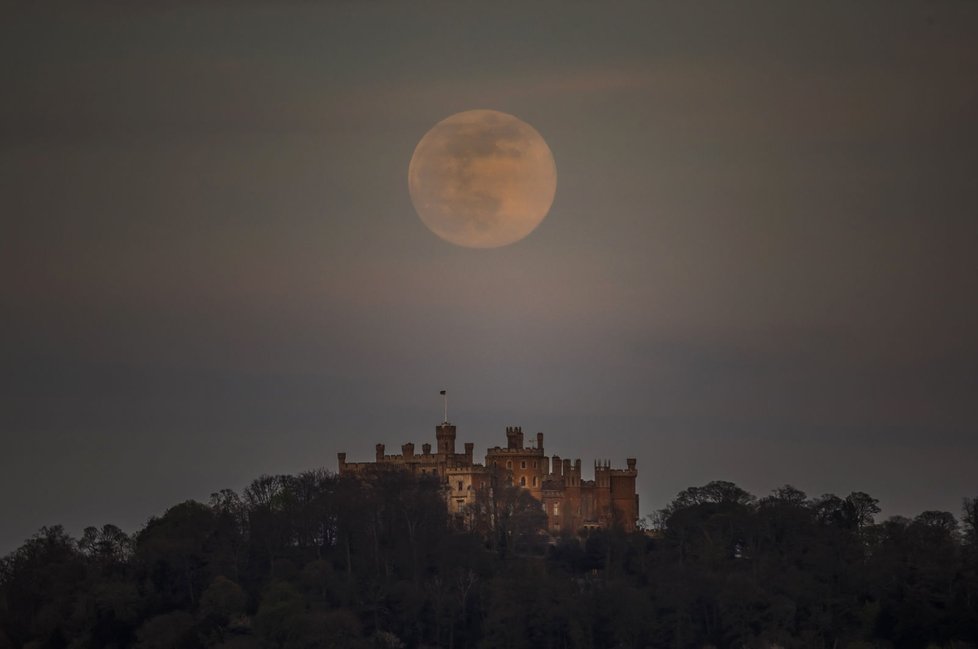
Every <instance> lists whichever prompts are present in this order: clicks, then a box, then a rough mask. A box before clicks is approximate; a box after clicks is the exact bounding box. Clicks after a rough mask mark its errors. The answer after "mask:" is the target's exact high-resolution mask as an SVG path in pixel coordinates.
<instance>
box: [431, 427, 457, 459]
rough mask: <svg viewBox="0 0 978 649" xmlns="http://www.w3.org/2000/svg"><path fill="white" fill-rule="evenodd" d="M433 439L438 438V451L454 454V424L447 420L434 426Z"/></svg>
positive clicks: (442, 453)
mask: <svg viewBox="0 0 978 649" xmlns="http://www.w3.org/2000/svg"><path fill="white" fill-rule="evenodd" d="M435 439H437V440H438V453H439V454H441V455H455V426H453V425H452V424H450V423H448V422H447V421H446V422H445V423H442V424H438V425H437V426H435Z"/></svg>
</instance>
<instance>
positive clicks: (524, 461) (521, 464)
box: [520, 460, 526, 469]
mask: <svg viewBox="0 0 978 649" xmlns="http://www.w3.org/2000/svg"><path fill="white" fill-rule="evenodd" d="M520 468H521V469H525V468H526V460H523V461H522V462H520Z"/></svg>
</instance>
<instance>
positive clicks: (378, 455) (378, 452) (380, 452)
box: [377, 444, 384, 462]
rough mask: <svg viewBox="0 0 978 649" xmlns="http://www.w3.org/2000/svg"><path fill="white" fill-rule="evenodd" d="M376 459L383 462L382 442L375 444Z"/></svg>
mask: <svg viewBox="0 0 978 649" xmlns="http://www.w3.org/2000/svg"><path fill="white" fill-rule="evenodd" d="M377 461H378V462H383V461H384V445H383V444H378V445H377Z"/></svg>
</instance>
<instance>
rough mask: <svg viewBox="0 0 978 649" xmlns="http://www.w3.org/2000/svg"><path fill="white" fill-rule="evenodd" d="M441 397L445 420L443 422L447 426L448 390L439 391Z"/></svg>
mask: <svg viewBox="0 0 978 649" xmlns="http://www.w3.org/2000/svg"><path fill="white" fill-rule="evenodd" d="M441 396H442V397H443V399H444V401H445V420H444V421H445V423H446V424H447V423H448V390H442V391H441Z"/></svg>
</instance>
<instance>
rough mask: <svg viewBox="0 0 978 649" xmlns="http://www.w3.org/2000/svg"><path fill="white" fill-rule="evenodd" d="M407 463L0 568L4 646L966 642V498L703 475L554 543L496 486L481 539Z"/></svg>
mask: <svg viewBox="0 0 978 649" xmlns="http://www.w3.org/2000/svg"><path fill="white" fill-rule="evenodd" d="M439 490H440V486H439V484H438V483H437V482H433V481H430V480H423V479H422V480H419V479H415V478H412V477H410V476H407V475H404V474H400V473H389V474H382V475H378V476H375V477H374V478H373V479H372V480H370V481H366V482H361V481H358V480H354V479H346V478H338V477H336V476H334V475H331V474H328V473H326V472H323V471H315V472H308V473H303V474H301V475H298V476H263V477H261V478H259V479H258V480H255V481H254V482H253V483H252V484H251V486H249V487H248V488H247V489H246V490H245V492H244V494H242V495H240V496H239V495H238V494H236V493H234V492H232V491H222V492H220V493H216V494H213V495H212V497H211V499H210V502H209V503H208V504H206V505H205V504H202V503H198V502H194V501H188V502H185V503H181V504H179V505H176V506H174V507H172V508H170V509H169V510H167V512H166V513H165V514H163V515H162V516H160V517H158V518H153V519H151V520H150V521H149V523H148V524H147V525H146V526H145V528H143V529H142V530H141V531H140V532H138V533H137V534H135V535H134V536H131V537H130V536H128V535H126V534H124V533H123V532H122V531H120V530H119V529H118V528H116V527H114V526H112V525H106V526H104V527H102V528H94V527H92V528H88V529H86V530H85V532H84V535H83V536H82V538H81V539H80V540H76V539H72V538H70V537H69V536H68V535H67V534H65V532H64V531H63V530H62V529H61V528H58V527H55V528H44V529H42V530H41V532H40V533H39V534H37V535H36V536H35V537H33V538H32V539H30V540H28V541H27V542H26V543H25V544H24V546H23V547H21V548H20V549H18V550H17V551H15V552H13V553H12V554H10V555H9V556H7V557H5V558H4V559H2V560H0V649H8V648H13V647H16V648H20V647H30V648H31V649H48V648H51V649H60V648H65V647H71V648H72V649H81V648H88V647H92V648H94V647H98V648H106V647H119V648H121V647H138V648H139V649H150V648H160V649H163V648H169V647H180V648H188V649H193V648H198V647H200V648H203V647H225V648H237V649H248V648H257V647H270V648H280V649H306V648H309V649H312V648H318V647H336V648H352V649H357V648H371V649H372V648H381V647H387V648H393V647H406V648H415V647H419V648H420V647H446V648H451V649H455V648H463V647H482V648H497V647H498V648H502V649H518V648H523V647H526V648H530V647H533V648H534V649H547V648H553V649H556V648H565V647H567V648H570V647H580V648H605V647H607V648H611V647H635V648H642V647H662V648H667V647H669V648H684V647H690V648H696V649H699V648H701V647H716V648H726V647H731V648H734V647H737V648H740V647H750V648H753V647H758V648H760V647H784V648H786V649H790V648H796V647H797V648H804V649H818V648H832V649H843V648H846V647H848V648H850V649H855V648H860V649H863V648H869V647H893V648H895V649H902V648H908V649H909V648H918V647H919V648H922V649H923V648H927V647H930V646H933V647H954V648H958V649H963V648H966V647H975V646H978V530H976V526H978V503H976V500H971V499H969V500H966V501H965V511H964V515H963V517H962V520H961V522H960V523H959V522H958V521H957V520H956V519H955V517H954V516H953V515H951V514H949V513H946V512H924V513H922V514H920V515H919V516H917V517H916V518H914V519H912V520H910V519H905V518H891V519H889V520H887V521H885V522H882V523H875V522H874V514H876V513H877V512H878V511H879V509H878V507H877V505H876V501H875V500H874V499H872V498H871V497H869V496H867V495H866V494H863V493H853V494H850V495H849V496H847V497H845V498H839V497H836V496H831V495H827V496H822V497H820V498H816V499H809V498H807V497H806V496H805V494H804V493H802V492H800V491H798V490H796V489H793V488H791V487H784V488H782V489H779V490H777V491H776V492H775V493H774V494H772V495H771V496H768V497H766V498H762V499H760V500H757V499H756V498H754V497H753V496H751V495H750V494H748V493H746V492H744V491H743V490H741V489H739V488H738V487H736V486H735V485H733V484H730V483H726V482H713V483H710V484H708V485H706V486H704V487H696V488H691V489H687V490H685V491H683V492H682V493H680V494H679V495H678V496H677V498H676V499H675V501H674V502H673V503H672V504H671V505H670V506H669V507H668V508H667V509H666V510H664V511H663V512H660V514H659V515H658V517H657V519H656V526H655V527H656V529H655V530H654V531H653V532H645V533H635V534H625V533H623V532H621V531H620V530H607V531H600V532H593V533H591V534H590V535H588V536H586V537H581V538H570V537H568V538H561V539H556V540H553V541H551V540H548V539H546V538H545V537H542V536H541V535H540V534H538V533H536V530H535V527H536V526H537V525H538V524H539V522H540V516H539V515H537V514H535V512H534V511H531V510H530V509H528V508H533V507H534V504H533V503H532V502H527V501H526V499H525V498H521V497H519V495H518V494H514V493H506V492H505V490H501V491H500V493H499V494H497V500H496V501H494V502H493V503H491V506H485V507H481V508H480V510H481V511H487V512H488V511H491V512H492V516H491V517H488V518H482V519H477V520H476V521H474V525H473V526H472V527H471V529H472V530H473V531H469V532H465V531H461V530H459V529H457V528H456V527H455V526H454V525H453V524H452V521H450V520H449V519H448V517H447V515H446V512H445V507H444V505H443V501H442V498H441V494H440V491H439Z"/></svg>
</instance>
